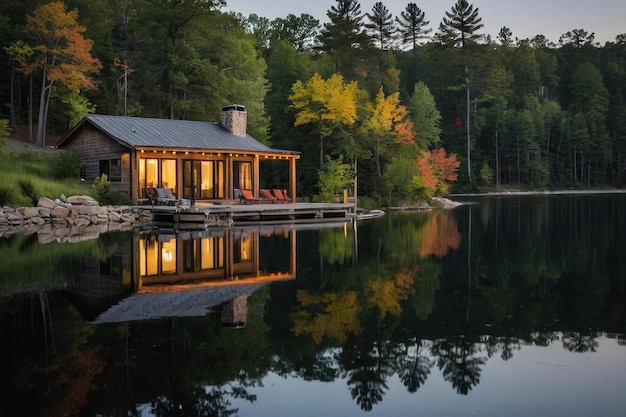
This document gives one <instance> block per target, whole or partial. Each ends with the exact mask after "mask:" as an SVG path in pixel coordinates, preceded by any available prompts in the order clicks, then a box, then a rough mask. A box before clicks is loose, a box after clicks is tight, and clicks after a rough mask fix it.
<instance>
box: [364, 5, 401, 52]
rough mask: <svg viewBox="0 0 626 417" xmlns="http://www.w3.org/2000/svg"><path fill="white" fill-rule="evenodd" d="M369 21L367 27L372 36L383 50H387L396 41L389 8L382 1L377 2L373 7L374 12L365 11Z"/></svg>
mask: <svg viewBox="0 0 626 417" xmlns="http://www.w3.org/2000/svg"><path fill="white" fill-rule="evenodd" d="M365 16H366V17H367V19H368V20H369V23H366V24H365V27H366V28H367V29H368V30H369V31H370V35H371V36H372V38H374V39H376V42H377V43H378V47H379V48H380V50H381V51H385V50H387V49H388V48H389V47H390V46H391V44H392V43H393V41H394V37H395V33H394V27H393V16H392V14H391V13H389V9H387V7H386V6H385V5H384V4H382V3H381V2H376V4H374V6H373V7H372V13H365Z"/></svg>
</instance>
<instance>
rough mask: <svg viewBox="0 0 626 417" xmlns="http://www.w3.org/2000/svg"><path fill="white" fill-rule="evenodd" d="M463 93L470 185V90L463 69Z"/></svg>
mask: <svg viewBox="0 0 626 417" xmlns="http://www.w3.org/2000/svg"><path fill="white" fill-rule="evenodd" d="M465 91H466V92H467V118H466V120H465V128H466V129H467V178H469V183H470V184H471V183H472V168H471V165H472V162H471V159H470V88H469V70H468V69H467V66H466V67H465Z"/></svg>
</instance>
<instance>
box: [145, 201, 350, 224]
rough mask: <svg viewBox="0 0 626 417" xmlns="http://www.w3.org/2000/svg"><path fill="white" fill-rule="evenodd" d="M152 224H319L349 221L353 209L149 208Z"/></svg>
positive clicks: (330, 205) (281, 206) (322, 205)
mask: <svg viewBox="0 0 626 417" xmlns="http://www.w3.org/2000/svg"><path fill="white" fill-rule="evenodd" d="M151 211H152V221H153V223H155V224H157V225H171V226H173V227H174V228H175V229H201V228H205V227H213V226H217V227H229V226H233V225H245V224H255V223H263V224H267V223H321V222H327V221H334V222H337V221H349V220H351V219H353V218H354V214H353V212H354V205H353V204H343V203H286V204H248V205H244V204H233V205H206V204H200V205H192V206H153V207H152V208H151Z"/></svg>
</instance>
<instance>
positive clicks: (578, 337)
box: [562, 332, 598, 353]
mask: <svg viewBox="0 0 626 417" xmlns="http://www.w3.org/2000/svg"><path fill="white" fill-rule="evenodd" d="M597 337H598V335H597V334H595V333H588V334H583V333H582V332H567V333H565V334H563V339H562V341H563V347H564V348H565V349H567V350H569V351H570V352H578V353H585V352H595V351H596V349H597V348H598V341H597V340H596V338H597Z"/></svg>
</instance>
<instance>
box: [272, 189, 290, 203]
mask: <svg viewBox="0 0 626 417" xmlns="http://www.w3.org/2000/svg"><path fill="white" fill-rule="evenodd" d="M272 192H273V193H274V196H276V200H278V202H279V203H290V202H291V198H289V196H286V195H285V194H283V192H282V191H281V190H279V189H277V188H274V189H273V190H272Z"/></svg>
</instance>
